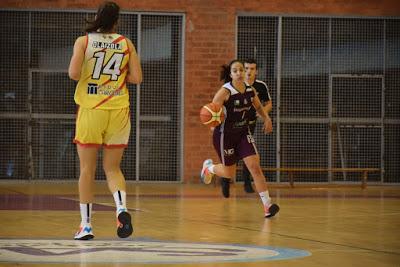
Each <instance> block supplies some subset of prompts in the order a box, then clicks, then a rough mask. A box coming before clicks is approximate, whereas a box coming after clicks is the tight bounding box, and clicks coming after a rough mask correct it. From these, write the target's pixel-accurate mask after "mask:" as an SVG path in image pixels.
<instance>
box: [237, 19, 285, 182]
mask: <svg viewBox="0 0 400 267" xmlns="http://www.w3.org/2000/svg"><path fill="white" fill-rule="evenodd" d="M277 25H278V18H276V17H239V18H238V29H239V30H238V33H237V35H238V37H237V38H238V44H239V45H238V46H237V49H238V58H241V59H246V58H253V59H255V60H256V61H257V79H259V80H262V81H264V82H266V83H267V85H268V89H269V92H270V94H271V97H272V98H273V99H275V97H276V68H275V66H276V63H277V61H276V60H277V57H276V56H277V54H276V52H277V44H278V42H277V38H278V33H277ZM249 41H251V42H249ZM272 105H273V108H272V112H271V114H270V116H271V118H274V117H276V102H275V101H272ZM272 121H273V127H274V129H275V127H276V124H275V121H274V120H272ZM275 135H276V131H274V132H273V133H272V134H271V135H265V134H264V133H263V132H262V122H261V121H260V120H258V121H257V127H256V131H255V134H254V139H255V141H256V146H257V149H258V152H259V153H260V155H261V157H260V162H261V165H262V166H269V167H271V166H275V163H276V142H275V140H276V137H275ZM241 164H242V163H241ZM266 176H267V179H268V181H276V174H275V173H274V172H267V173H266ZM237 180H238V181H242V180H243V179H242V177H241V173H238V177H237Z"/></svg>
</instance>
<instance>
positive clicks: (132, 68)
mask: <svg viewBox="0 0 400 267" xmlns="http://www.w3.org/2000/svg"><path fill="white" fill-rule="evenodd" d="M126 41H127V43H128V48H129V63H128V64H129V69H128V74H127V75H126V81H127V82H130V83H134V84H140V83H141V82H142V80H143V74H142V67H141V65H140V59H139V56H138V54H137V53H136V49H135V46H134V45H133V43H132V41H131V40H129V39H128V38H126Z"/></svg>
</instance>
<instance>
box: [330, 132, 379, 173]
mask: <svg viewBox="0 0 400 267" xmlns="http://www.w3.org/2000/svg"><path fill="white" fill-rule="evenodd" d="M333 140H334V141H333V143H334V144H333V159H332V160H333V167H336V168H363V167H369V168H380V165H381V128H380V127H376V126H366V125H343V126H340V125H339V126H338V127H336V129H335V134H333ZM361 176H362V173H345V172H343V173H334V174H333V180H336V181H337V180H339V181H360V179H361ZM368 180H369V181H380V174H379V173H371V174H369V175H368Z"/></svg>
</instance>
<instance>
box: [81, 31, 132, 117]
mask: <svg viewBox="0 0 400 267" xmlns="http://www.w3.org/2000/svg"><path fill="white" fill-rule="evenodd" d="M86 37H87V39H86V40H87V41H86V50H85V59H84V61H83V65H82V71H81V78H80V80H79V82H78V84H77V86H76V90H75V97H74V99H75V102H76V103H77V104H78V105H79V106H81V107H84V108H90V109H120V108H125V107H128V106H129V92H128V88H127V86H126V81H125V78H126V75H127V72H128V67H129V46H128V42H127V40H126V38H125V37H124V36H123V35H120V34H116V33H89V34H87V36H86Z"/></svg>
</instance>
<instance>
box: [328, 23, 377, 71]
mask: <svg viewBox="0 0 400 267" xmlns="http://www.w3.org/2000/svg"><path fill="white" fill-rule="evenodd" d="M384 23H385V21H384V20H383V19H340V18H337V19H332V37H331V38H332V72H333V73H344V74H347V73H351V74H382V73H383V69H384V59H385V57H384V52H385V48H384V43H385V41H384V40H385V39H384Z"/></svg>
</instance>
